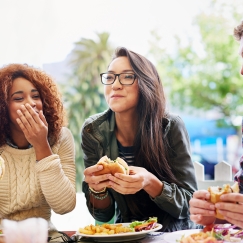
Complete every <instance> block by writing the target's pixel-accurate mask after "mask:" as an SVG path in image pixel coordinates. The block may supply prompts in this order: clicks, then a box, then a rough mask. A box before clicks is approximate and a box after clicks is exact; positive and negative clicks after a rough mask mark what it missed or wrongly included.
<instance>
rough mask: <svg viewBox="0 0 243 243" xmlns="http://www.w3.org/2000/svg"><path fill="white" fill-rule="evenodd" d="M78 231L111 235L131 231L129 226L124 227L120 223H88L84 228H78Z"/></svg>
mask: <svg viewBox="0 0 243 243" xmlns="http://www.w3.org/2000/svg"><path fill="white" fill-rule="evenodd" d="M78 231H79V233H82V234H86V235H113V234H120V233H127V232H133V229H132V228H130V227H125V226H123V225H122V224H102V225H92V224H91V225H89V226H85V227H84V228H79V230H78Z"/></svg>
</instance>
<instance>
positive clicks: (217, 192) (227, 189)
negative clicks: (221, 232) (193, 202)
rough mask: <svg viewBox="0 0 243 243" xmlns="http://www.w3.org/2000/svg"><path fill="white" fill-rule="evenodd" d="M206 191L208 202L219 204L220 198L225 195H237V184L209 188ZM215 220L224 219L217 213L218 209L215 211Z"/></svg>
mask: <svg viewBox="0 0 243 243" xmlns="http://www.w3.org/2000/svg"><path fill="white" fill-rule="evenodd" d="M208 191H209V192H210V201H211V202H212V203H217V202H220V196H221V195H223V194H226V193H232V192H234V193H239V191H240V189H239V185H238V182H235V183H234V185H232V186H230V185H229V184H225V185H223V187H219V186H210V187H209V188H208ZM216 218H218V219H224V216H223V215H222V214H220V213H219V212H218V209H216Z"/></svg>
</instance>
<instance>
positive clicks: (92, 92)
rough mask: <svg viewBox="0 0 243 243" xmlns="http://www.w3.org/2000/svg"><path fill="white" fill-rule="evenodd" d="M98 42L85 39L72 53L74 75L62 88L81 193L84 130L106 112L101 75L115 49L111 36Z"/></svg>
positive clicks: (77, 180)
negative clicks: (92, 118)
mask: <svg viewBox="0 0 243 243" xmlns="http://www.w3.org/2000/svg"><path fill="white" fill-rule="evenodd" d="M97 37H98V40H97V41H94V40H92V39H85V38H82V39H81V40H80V41H79V42H77V43H75V48H74V50H73V51H72V53H71V61H70V65H71V67H72V70H73V72H72V75H71V76H70V77H69V79H68V82H67V84H68V85H65V87H63V97H64V104H65V107H66V109H67V111H68V119H69V128H70V130H71V132H72V134H73V136H74V140H75V149H76V186H77V191H81V186H82V180H83V171H84V163H83V154H82V150H81V127H82V124H83V123H84V120H85V119H86V118H88V117H89V116H90V115H93V114H95V113H98V112H101V111H103V110H104V109H106V108H107V105H106V102H105V100H104V96H103V87H102V84H101V82H100V76H99V74H100V73H101V72H104V71H106V70H107V65H108V63H109V62H110V60H111V55H112V50H113V49H112V48H111V45H110V44H109V41H108V39H109V34H108V33H98V34H97Z"/></svg>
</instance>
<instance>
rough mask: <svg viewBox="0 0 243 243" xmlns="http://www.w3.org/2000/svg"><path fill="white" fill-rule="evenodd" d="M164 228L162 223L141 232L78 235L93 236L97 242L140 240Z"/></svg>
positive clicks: (83, 235) (77, 233) (125, 224)
mask: <svg viewBox="0 0 243 243" xmlns="http://www.w3.org/2000/svg"><path fill="white" fill-rule="evenodd" d="M130 224H131V223H124V224H122V225H123V226H125V227H126V226H129V225H130ZM161 228H162V225H161V224H158V223H157V225H156V228H154V229H151V230H144V231H139V232H127V233H121V234H114V235H86V234H81V233H79V232H76V235H79V236H82V237H88V238H92V239H93V240H94V241H97V242H122V241H131V240H138V239H142V238H144V237H145V236H146V235H147V234H148V233H150V232H154V231H157V230H160V229H161Z"/></svg>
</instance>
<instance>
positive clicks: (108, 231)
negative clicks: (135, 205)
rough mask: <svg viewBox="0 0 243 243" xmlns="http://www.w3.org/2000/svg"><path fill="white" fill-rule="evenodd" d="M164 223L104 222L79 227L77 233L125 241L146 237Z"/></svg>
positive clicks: (110, 240)
mask: <svg viewBox="0 0 243 243" xmlns="http://www.w3.org/2000/svg"><path fill="white" fill-rule="evenodd" d="M161 228H162V225H161V224H159V223H157V219H156V222H155V221H152V220H151V219H149V220H146V221H135V222H131V223H122V224H102V225H96V226H94V225H88V226H85V227H84V228H79V230H78V231H77V232H76V235H77V236H79V237H86V238H87V237H88V238H91V239H92V240H94V241H97V242H123V241H132V240H138V239H142V238H144V237H146V235H147V234H148V233H151V232H154V231H157V230H160V229H161Z"/></svg>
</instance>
